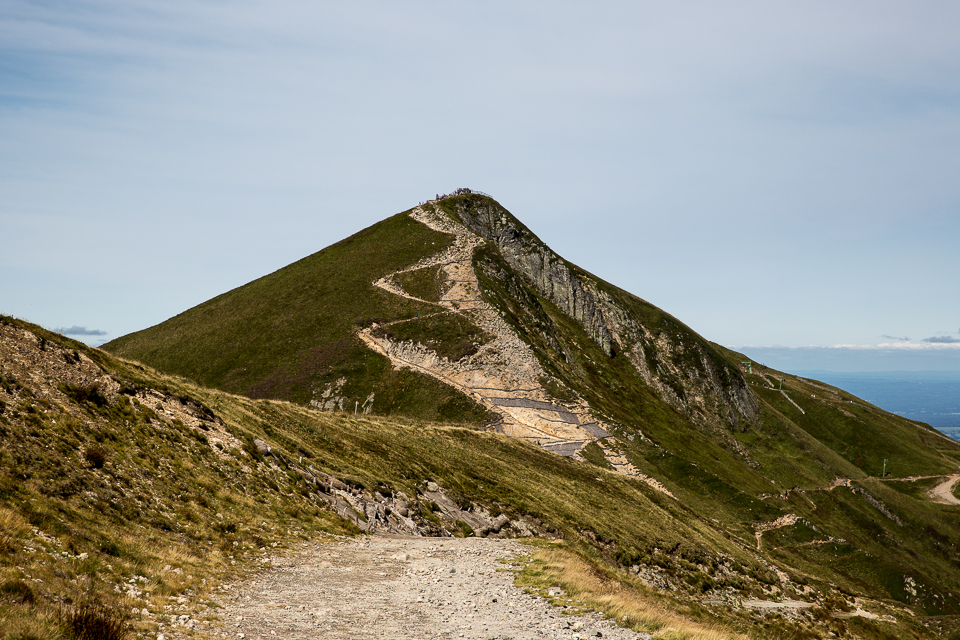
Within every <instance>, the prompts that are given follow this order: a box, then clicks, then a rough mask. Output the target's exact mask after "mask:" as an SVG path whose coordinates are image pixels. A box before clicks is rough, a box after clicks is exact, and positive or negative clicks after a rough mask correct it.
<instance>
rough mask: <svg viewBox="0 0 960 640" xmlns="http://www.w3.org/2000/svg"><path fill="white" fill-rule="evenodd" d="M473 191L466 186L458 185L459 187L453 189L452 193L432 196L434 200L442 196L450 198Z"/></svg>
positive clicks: (441, 198)
mask: <svg viewBox="0 0 960 640" xmlns="http://www.w3.org/2000/svg"><path fill="white" fill-rule="evenodd" d="M471 193H473V191H471V190H470V189H467V188H466V187H460V188H459V189H454V191H453V193H445V194H443V195H440V194H439V193H438V194H437V195H436V197H435V198H434V199H435V200H443V199H444V198H452V197H453V196H465V195H469V194H471Z"/></svg>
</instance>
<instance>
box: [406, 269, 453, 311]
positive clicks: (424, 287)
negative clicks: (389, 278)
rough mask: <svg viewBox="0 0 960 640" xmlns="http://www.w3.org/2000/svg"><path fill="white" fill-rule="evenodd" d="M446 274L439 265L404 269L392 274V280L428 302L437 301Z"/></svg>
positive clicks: (441, 292) (441, 293)
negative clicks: (411, 269) (409, 269)
mask: <svg viewBox="0 0 960 640" xmlns="http://www.w3.org/2000/svg"><path fill="white" fill-rule="evenodd" d="M445 277H446V274H444V272H443V270H442V269H441V268H440V265H435V266H432V267H424V268H423V269H416V270H415V271H405V272H404V273H400V274H397V275H396V276H394V278H393V279H394V281H395V282H396V283H397V284H398V285H400V288H401V289H403V290H404V291H406V292H407V293H408V294H410V295H411V296H414V297H416V298H420V299H421V300H426V301H428V302H439V301H440V297H441V296H442V295H443V293H444V291H443V288H444V280H445Z"/></svg>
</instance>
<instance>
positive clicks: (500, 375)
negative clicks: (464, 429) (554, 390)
mask: <svg viewBox="0 0 960 640" xmlns="http://www.w3.org/2000/svg"><path fill="white" fill-rule="evenodd" d="M410 217H411V218H413V219H414V220H416V221H418V222H420V223H422V224H424V225H426V226H427V227H429V228H430V229H433V230H435V231H440V232H443V233H448V234H451V235H453V236H454V240H453V243H452V244H451V245H450V247H448V248H447V249H444V250H443V251H441V252H439V253H437V254H436V255H434V256H431V257H429V258H425V259H422V260H419V261H418V262H416V263H415V264H412V265H410V266H408V267H405V268H403V269H400V270H398V271H396V272H394V273H391V274H389V275H386V276H384V277H382V278H380V279H378V280H376V281H375V282H374V283H373V284H374V286H377V287H380V288H381V289H383V290H384V291H388V292H390V293H392V294H394V295H398V296H403V297H405V298H409V299H412V300H417V301H418V302H422V303H426V304H432V305H435V306H436V307H437V308H438V311H437V313H438V314H441V313H448V314H459V315H461V316H463V317H465V318H467V319H468V320H469V321H471V322H472V323H473V324H475V325H476V326H478V327H480V328H481V329H483V330H484V331H486V332H487V333H488V334H490V335H491V336H493V340H491V341H489V342H487V343H485V344H483V345H481V346H480V347H479V349H478V351H477V352H476V353H475V354H473V355H471V356H468V357H465V358H463V359H461V360H458V361H456V362H451V361H450V360H449V359H447V358H441V357H439V356H438V355H437V354H436V352H434V351H433V350H431V349H429V348H427V347H425V346H424V345H422V344H418V343H415V342H413V341H401V342H397V341H393V340H391V339H390V338H388V337H386V336H383V335H377V334H376V329H377V328H379V327H382V326H390V325H396V324H400V323H403V322H411V321H414V320H419V319H421V318H423V317H426V316H420V317H419V318H413V319H410V320H399V321H396V322H392V323H388V324H385V325H376V324H374V325H372V326H370V327H364V328H362V329H360V330H359V331H358V332H357V335H358V337H359V338H360V339H361V340H362V341H363V342H364V343H365V344H366V345H367V346H369V347H370V348H371V349H373V350H374V351H376V352H377V353H380V354H382V355H384V356H386V357H387V358H389V359H390V362H391V363H392V364H393V365H394V366H396V367H401V368H409V369H413V370H415V371H419V372H421V373H425V374H426V375H429V376H431V377H433V378H436V379H438V380H440V381H442V382H445V383H447V384H449V385H451V386H452V387H454V388H456V389H457V390H459V391H460V392H462V393H464V394H466V395H467V396H469V397H471V398H473V399H474V400H475V401H477V402H478V403H480V404H481V405H483V406H484V407H486V408H487V409H489V410H490V411H492V412H494V413H496V414H498V415H499V416H500V421H499V422H498V423H497V425H496V428H497V431H499V432H500V433H504V434H506V435H510V436H513V437H516V438H522V439H525V440H528V441H531V442H536V443H537V445H539V446H540V447H542V448H543V449H545V450H547V451H551V452H553V453H558V454H560V455H565V456H570V457H577V458H579V457H580V456H579V455H578V452H579V451H580V449H582V448H583V446H584V445H586V444H587V443H589V442H593V441H597V442H598V443H602V442H603V440H604V439H606V438H610V437H611V434H610V433H609V431H607V430H606V429H605V428H604V427H603V425H602V424H601V423H600V421H599V420H597V419H596V418H595V417H594V416H593V415H591V412H590V407H589V405H588V404H587V403H586V402H583V401H580V402H576V403H564V404H562V405H561V404H559V403H558V401H557V400H555V399H554V398H552V397H551V396H550V395H549V394H548V393H547V392H546V391H545V390H544V388H543V386H542V385H541V383H540V380H541V379H543V378H545V377H546V374H545V372H544V371H543V369H542V368H541V366H540V363H539V361H538V360H537V358H536V356H535V355H534V353H533V351H532V350H531V349H530V347H529V346H528V345H527V344H526V343H525V342H523V341H522V340H521V339H520V338H519V337H518V336H517V335H516V333H515V332H514V331H513V329H512V328H511V327H510V326H509V325H508V324H507V323H506V321H504V319H503V318H502V317H501V316H500V314H499V313H498V312H497V311H496V309H494V308H493V307H492V306H491V305H490V304H488V303H487V302H486V301H485V300H483V298H482V297H481V295H480V284H479V282H478V280H477V275H476V272H475V271H474V268H473V252H474V249H476V248H477V247H479V246H482V245H483V244H485V243H486V240H485V239H483V238H481V237H480V236H478V235H476V234H475V233H473V232H471V231H470V230H468V229H467V228H466V227H464V226H463V225H461V224H459V223H457V222H454V221H452V220H450V219H449V218H448V217H447V216H446V215H444V214H443V213H441V212H438V211H437V209H436V206H435V205H433V204H431V203H427V205H425V206H424V205H421V206H418V207H416V208H415V209H413V210H412V211H411V213H410ZM437 266H438V267H439V268H440V269H441V270H442V271H443V274H444V276H445V284H446V285H447V288H446V290H445V291H444V292H443V294H442V295H441V296H440V299H439V302H431V301H429V300H423V299H422V298H417V297H415V296H412V295H410V294H409V293H407V292H406V291H404V290H403V288H402V287H401V286H400V285H399V284H397V281H396V277H397V276H398V275H400V274H403V273H407V272H411V271H417V270H420V269H427V268H431V267H437ZM601 450H602V451H603V452H604V455H605V456H606V457H607V459H608V461H610V463H611V465H612V467H613V468H614V469H615V470H616V471H618V472H619V473H623V474H625V475H629V476H633V477H636V478H640V479H641V480H644V481H645V482H647V483H648V484H650V485H651V486H653V487H654V488H655V489H657V490H658V491H663V492H664V493H666V494H668V495H671V497H672V494H670V492H669V491H668V490H667V488H666V487H665V486H664V485H663V484H662V483H660V482H658V481H657V480H655V479H653V478H650V477H649V476H647V475H645V474H643V473H641V472H640V471H639V470H638V469H637V468H636V467H635V466H634V465H632V464H631V463H630V462H628V461H627V459H626V458H625V457H623V456H622V455H620V454H618V453H616V452H614V451H613V450H612V449H611V448H610V447H609V446H604V445H602V444H601Z"/></svg>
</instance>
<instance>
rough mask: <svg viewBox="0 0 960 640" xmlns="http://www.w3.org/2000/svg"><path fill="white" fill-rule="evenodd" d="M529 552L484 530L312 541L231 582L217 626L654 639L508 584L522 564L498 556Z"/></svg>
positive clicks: (343, 639) (272, 634)
mask: <svg viewBox="0 0 960 640" xmlns="http://www.w3.org/2000/svg"><path fill="white" fill-rule="evenodd" d="M529 554H530V548H529V547H527V546H524V545H522V544H519V543H517V542H515V541H512V540H497V539H489V538H443V539H438V538H403V537H382V536H371V537H367V538H358V539H342V540H340V541H339V542H337V543H320V544H309V545H307V546H305V547H304V548H302V549H301V550H300V551H298V552H296V553H294V554H292V555H289V556H287V557H283V558H275V559H274V567H273V568H272V569H270V570H268V571H266V572H265V573H263V574H261V575H260V576H258V577H256V578H254V579H252V580H251V581H249V582H246V583H242V584H240V585H236V586H235V587H234V588H233V591H232V592H231V593H230V595H229V596H227V598H226V599H225V601H224V602H223V605H224V609H223V610H222V611H221V615H222V618H223V620H224V627H223V629H222V631H221V633H222V636H223V637H225V638H234V639H237V638H239V639H244V640H255V639H256V640H259V639H262V638H263V639H269V640H276V639H277V638H285V639H289V640H300V639H303V640H306V639H308V638H309V639H314V638H328V639H330V640H347V639H351V640H352V639H355V638H356V639H359V638H364V639H370V638H383V639H389V640H400V639H408V638H409V639H413V638H417V639H423V638H442V639H446V638H482V639H500V638H502V639H506V638H513V639H515V640H527V639H529V640H533V639H534V638H537V639H540V638H543V637H550V638H565V639H570V640H573V639H574V638H578V637H581V638H587V637H603V638H612V639H613V640H635V639H640V638H642V639H648V638H649V637H650V636H648V635H646V634H638V633H635V632H633V631H630V630H629V629H622V628H620V627H617V626H615V625H614V624H613V623H612V622H611V621H609V620H606V619H604V618H603V617H602V616H600V615H597V614H591V615H587V616H568V615H562V611H563V609H562V608H557V607H552V606H551V605H550V604H548V603H547V602H546V601H545V600H544V599H542V598H538V597H534V596H531V595H527V594H525V593H524V592H523V590H522V589H520V588H518V587H515V586H513V572H512V571H509V570H504V568H507V569H509V568H511V567H513V568H518V567H516V566H513V565H509V564H508V565H505V564H503V563H502V562H501V561H500V559H501V558H518V557H522V556H527V555H529ZM557 591H558V592H559V590H557ZM171 631H173V629H171ZM601 634H602V635H601Z"/></svg>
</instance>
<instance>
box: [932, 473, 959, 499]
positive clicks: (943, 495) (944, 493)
mask: <svg viewBox="0 0 960 640" xmlns="http://www.w3.org/2000/svg"><path fill="white" fill-rule="evenodd" d="M958 482H960V474H954V475H952V476H947V479H946V480H944V481H943V482H941V483H940V484H938V485H937V486H935V487H934V488H933V489H930V494H929V495H930V499H931V500H933V501H934V502H939V503H940V504H960V500H958V499H957V497H956V496H955V495H953V490H954V488H955V487H956V486H957V483H958Z"/></svg>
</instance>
